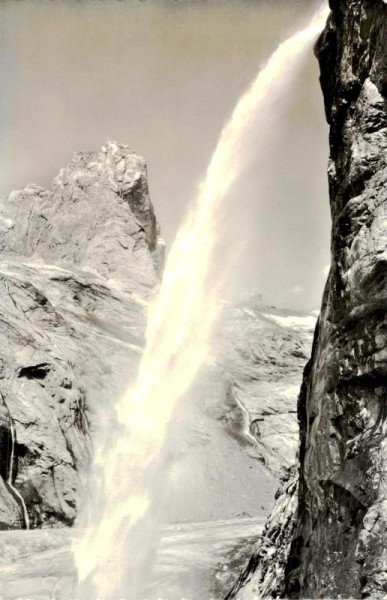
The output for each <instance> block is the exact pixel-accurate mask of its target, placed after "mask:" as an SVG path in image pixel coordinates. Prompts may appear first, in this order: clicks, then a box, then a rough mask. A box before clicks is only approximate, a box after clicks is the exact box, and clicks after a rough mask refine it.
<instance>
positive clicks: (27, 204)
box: [0, 142, 164, 288]
mask: <svg viewBox="0 0 387 600" xmlns="http://www.w3.org/2000/svg"><path fill="white" fill-rule="evenodd" d="M1 214H2V217H1V219H0V250H2V251H3V253H5V254H7V255H9V254H11V255H17V256H22V257H23V259H26V258H29V259H30V260H35V261H36V260H43V261H44V262H46V263H52V264H56V265H62V266H65V267H71V268H72V269H74V268H75V269H78V270H81V271H89V272H92V273H95V274H97V275H99V276H102V277H104V278H105V279H114V280H115V281H116V282H119V283H120V282H121V283H123V282H125V281H128V280H136V281H138V283H139V284H141V285H145V286H146V287H148V288H152V287H154V285H155V284H156V283H157V280H158V275H159V271H160V269H161V264H162V253H163V249H164V246H163V242H162V240H161V239H160V235H159V227H158V224H157V221H156V217H155V214H154V210H153V206H152V203H151V201H150V197H149V190H148V182H147V170H146V163H145V161H144V160H143V159H142V158H141V156H139V155H138V154H136V153H135V152H133V151H132V150H131V149H130V148H129V147H128V146H125V145H123V144H117V143H116V142H108V143H107V144H106V145H105V146H103V148H102V149H101V150H100V151H99V152H77V153H75V154H74V156H73V159H72V161H71V162H70V164H69V165H68V166H67V167H65V168H63V169H61V170H60V172H59V174H58V175H57V177H56V178H55V179H54V182H53V186H52V190H50V191H47V190H44V189H43V188H42V187H41V186H38V185H36V184H28V185H27V186H26V187H24V188H23V189H21V190H18V191H15V192H12V193H11V194H10V195H9V197H8V198H7V199H5V200H3V201H2V203H1ZM16 222H17V227H16V226H15V224H16ZM149 252H150V253H152V256H153V262H152V261H150V263H149V261H147V260H146V255H147V254H149ZM144 264H146V265H147V266H146V268H145V269H144Z"/></svg>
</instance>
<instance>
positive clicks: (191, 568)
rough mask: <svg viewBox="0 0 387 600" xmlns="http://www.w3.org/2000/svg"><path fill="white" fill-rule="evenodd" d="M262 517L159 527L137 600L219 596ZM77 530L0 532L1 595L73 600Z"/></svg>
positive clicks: (10, 599)
mask: <svg viewBox="0 0 387 600" xmlns="http://www.w3.org/2000/svg"><path fill="white" fill-rule="evenodd" d="M265 518H266V517H265V515H262V516H260V517H254V518H241V519H229V520H224V521H208V522H204V523H185V524H176V525H169V526H167V527H165V528H163V530H162V535H161V542H160V545H159V548H158V551H157V555H156V559H155V564H154V568H153V572H152V571H151V569H150V570H149V585H148V589H147V591H146V596H144V599H138V600H145V599H146V600H156V599H161V598H163V599H164V600H182V599H183V598H189V600H203V598H206V599H209V598H213V599H214V600H218V599H219V600H220V599H221V598H223V597H224V596H225V593H226V592H227V591H228V590H229V589H230V588H231V587H232V585H233V584H234V582H235V580H236V579H237V577H238V575H239V574H240V572H241V569H242V568H243V566H244V564H245V562H246V560H247V559H248V557H249V555H250V554H251V552H252V550H253V547H254V544H255V542H256V538H257V535H259V533H260V532H261V531H262V528H263V525H264V522H265ZM77 533H78V532H77V531H76V530H75V529H68V528H66V529H50V530H32V531H22V530H13V531H4V532H2V535H1V537H0V556H1V558H0V590H1V591H0V598H1V600H27V599H28V600H53V599H55V600H70V599H71V600H75V598H76V592H75V587H76V585H75V581H76V570H75V565H74V559H73V554H72V551H71V547H72V543H73V541H74V539H75V538H76V536H77ZM109 600H118V599H116V598H113V599H109ZM120 600H125V598H122V599H120Z"/></svg>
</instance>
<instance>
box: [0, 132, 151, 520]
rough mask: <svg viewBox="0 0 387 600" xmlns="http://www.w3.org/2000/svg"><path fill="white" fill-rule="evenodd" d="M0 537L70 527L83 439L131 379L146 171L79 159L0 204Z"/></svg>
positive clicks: (146, 214) (140, 319) (146, 229)
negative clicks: (15, 530) (1, 531)
mask: <svg viewBox="0 0 387 600" xmlns="http://www.w3.org/2000/svg"><path fill="white" fill-rule="evenodd" d="M0 248H1V264H0V299H1V316H0V319H1V323H0V348H1V354H0V528H1V527H25V526H27V525H30V526H31V527H56V526H59V525H61V524H62V525H64V524H65V525H71V524H72V523H73V521H74V519H75V516H76V509H77V500H78V497H79V489H80V479H79V472H80V471H82V470H83V469H84V468H85V467H86V465H87V462H88V458H89V452H90V436H91V433H92V431H93V430H95V428H96V427H100V428H104V427H106V424H107V423H108V422H109V419H110V418H113V412H112V407H113V404H114V402H115V400H116V399H117V397H118V396H119V394H120V393H122V391H123V389H124V388H125V386H126V385H127V384H128V383H129V381H130V380H131V379H132V378H133V377H134V374H135V372H136V368H137V365H138V361H139V358H140V356H141V353H142V349H143V345H144V332H145V324H146V318H145V313H146V310H145V306H146V301H147V299H148V298H149V297H150V296H151V295H152V294H153V291H154V289H155V286H157V283H158V281H159V280H158V276H157V271H158V269H159V267H160V264H161V262H162V260H161V252H162V245H161V244H160V243H158V231H157V224H156V219H155V216H154V213H153V208H152V205H151V203H150V200H149V194H148V185H147V178H146V167H145V163H144V161H143V160H142V158H141V157H139V156H138V155H136V154H135V153H133V152H132V151H130V150H129V149H128V148H127V147H126V146H121V145H117V144H115V143H108V144H107V145H106V147H104V148H103V149H102V151H101V152H99V153H78V154H76V155H74V158H73V161H72V162H71V163H70V165H69V166H68V167H67V168H65V169H62V170H61V171H60V173H59V175H58V176H57V177H56V179H55V180H54V184H53V187H52V190H50V191H46V190H44V189H43V188H41V187H39V186H37V185H34V184H30V185H27V186H26V187H25V188H24V189H22V190H20V191H16V192H12V193H11V194H10V196H9V197H8V198H6V199H3V200H1V201H0Z"/></svg>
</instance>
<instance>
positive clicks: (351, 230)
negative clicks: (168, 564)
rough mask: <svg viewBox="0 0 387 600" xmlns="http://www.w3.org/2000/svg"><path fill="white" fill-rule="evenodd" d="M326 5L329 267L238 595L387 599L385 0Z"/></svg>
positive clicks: (322, 45)
mask: <svg viewBox="0 0 387 600" xmlns="http://www.w3.org/2000/svg"><path fill="white" fill-rule="evenodd" d="M330 5H331V9H332V13H331V16H330V18H329V20H328V24H327V27H326V29H325V31H324V32H323V34H322V36H321V37H320V39H319V41H318V44H317V47H316V53H317V56H318V58H319V61H320V65H321V84H322V89H323V93H324V100H325V109H326V115H327V119H328V122H329V124H330V164H329V184H330V199H331V211H332V267H331V271H330V274H329V277H328V281H327V284H326V288H325V292H324V297H323V302H322V309H321V315H320V317H319V320H318V324H317V328H316V332H315V339H314V344H313V351H312V358H311V361H310V363H309V364H308V366H307V367H306V369H305V373H304V382H303V386H302V389H301V394H300V398H299V407H298V418H299V423H300V432H301V445H300V452H299V459H300V472H299V481H298V486H291V485H289V486H288V489H287V492H286V490H285V495H286V494H287V496H288V498H287V501H286V506H287V507H288V508H289V507H290V508H289V512H288V519H287V523H286V525H285V530H284V529H283V528H282V527H281V524H283V521H284V519H282V521H281V516H278V514H279V512H278V509H276V510H275V513H274V515H273V517H272V519H271V522H270V523H269V524H268V527H267V530H266V533H265V536H264V538H263V542H262V544H261V546H260V548H258V549H257V556H260V557H261V562H260V565H259V566H258V568H257V562H259V561H256V562H255V564H250V566H249V569H248V572H246V573H245V574H244V578H245V580H244V581H242V580H241V581H240V583H239V585H238V586H237V587H236V588H235V589H234V591H233V593H232V595H233V596H235V594H237V597H238V598H245V597H246V598H247V597H248V595H247V594H248V591H249V590H250V592H254V593H255V594H258V596H257V597H260V598H265V597H269V598H270V597H272V598H273V597H289V598H337V597H342V598H348V597H351V598H372V599H378V598H380V599H381V598H385V597H386V595H387V566H386V565H387V555H386V547H387V546H386V540H387V489H386V474H387V451H386V427H387V423H386V415H387V412H386V391H387V387H386V374H387V320H386V311H387V252H386V247H387V244H386V242H387V235H386V234H387V226H386V225H387V219H386V217H387V211H386V201H387V190H386V179H387V135H386V133H387V129H386V126H387V120H386V92H387V67H386V60H385V59H386V51H387V6H386V4H384V3H383V2H382V0H374V1H372V2H361V1H360V0H331V2H330ZM297 487H298V492H297ZM279 502H282V503H283V502H284V494H281V497H280V499H279ZM292 504H294V506H295V509H292V507H291V505H292ZM292 513H293V517H292V516H291V515H292ZM276 515H277V516H276ZM268 541H269V546H270V547H271V551H270V552H269V553H267V552H266V550H265V544H266V547H267V543H268ZM284 545H285V546H286V548H287V551H286V553H285V556H284V553H283V552H280V554H279V556H278V557H277V559H276V558H275V557H276V550H277V549H278V548H279V547H281V548H283V546H284ZM270 563H271V564H270ZM270 570H271V573H272V575H273V576H274V577H275V578H276V581H275V583H274V584H273V585H271V586H269V588H267V587H265V582H266V581H267V580H266V574H267V572H268V571H270ZM247 580H248V582H247ZM246 582H247V584H246V585H245V587H244V588H242V589H240V590H239V592H237V590H238V588H241V586H242V585H243V584H244V583H246ZM250 597H251V594H250ZM253 597H255V596H253Z"/></svg>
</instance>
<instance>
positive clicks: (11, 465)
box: [7, 419, 30, 529]
mask: <svg viewBox="0 0 387 600" xmlns="http://www.w3.org/2000/svg"><path fill="white" fill-rule="evenodd" d="M10 428H11V457H10V461H9V473H8V477H7V483H8V485H9V487H10V488H11V490H12V492H13V494H14V496H16V498H17V499H18V501H19V503H20V506H21V508H22V512H23V519H24V527H25V528H26V529H29V528H30V518H29V516H28V511H27V506H26V503H25V502H24V498H23V496H22V495H21V494H20V492H19V491H18V490H17V489H16V488H15V486H14V485H13V477H14V473H13V468H14V460H15V442H16V439H15V438H16V434H15V426H14V424H13V421H12V419H11V421H10Z"/></svg>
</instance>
